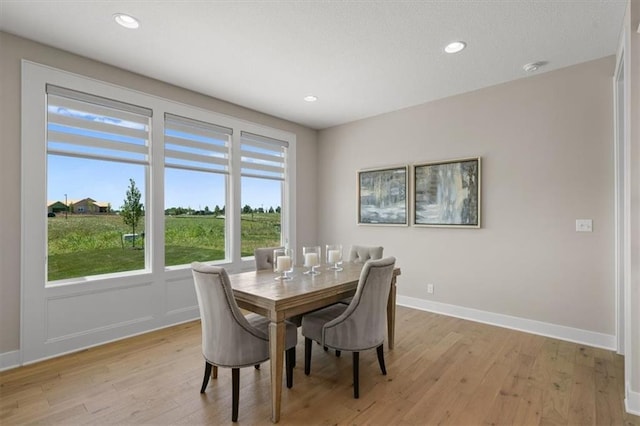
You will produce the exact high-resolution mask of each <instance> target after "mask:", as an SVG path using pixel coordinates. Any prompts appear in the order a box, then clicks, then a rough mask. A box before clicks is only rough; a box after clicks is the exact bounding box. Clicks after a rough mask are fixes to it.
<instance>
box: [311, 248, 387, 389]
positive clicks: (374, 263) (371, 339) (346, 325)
mask: <svg viewBox="0 0 640 426" xmlns="http://www.w3.org/2000/svg"><path fill="white" fill-rule="evenodd" d="M395 262H396V259H395V258H394V257H388V258H385V259H380V260H369V261H367V262H366V263H365V264H364V267H363V268H362V272H361V273H360V280H359V281H358V287H357V288H356V294H355V295H354V296H353V300H352V302H351V304H349V305H343V304H340V303H336V304H334V305H331V306H329V307H326V308H323V309H320V310H317V311H314V312H312V313H309V314H305V315H304V316H303V317H302V335H303V336H304V373H305V374H306V375H309V373H310V371H311V348H312V346H313V345H312V341H313V340H315V341H316V342H319V343H320V344H321V345H323V346H325V347H328V348H332V349H335V350H336V353H338V351H350V352H353V397H354V398H358V397H359V396H360V395H359V394H360V385H359V359H360V358H359V356H360V351H364V350H366V349H372V348H376V350H377V353H378V363H379V364H380V369H381V370H382V374H384V375H386V374H387V370H386V368H385V366H384V351H383V343H384V338H385V335H386V332H387V301H388V299H389V291H390V289H391V278H392V276H393V268H394V267H395Z"/></svg>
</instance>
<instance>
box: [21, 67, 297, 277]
mask: <svg viewBox="0 0 640 426" xmlns="http://www.w3.org/2000/svg"><path fill="white" fill-rule="evenodd" d="M25 67H26V68H32V67H33V68H35V69H34V70H33V71H34V72H33V73H32V74H33V75H32V76H30V77H29V78H23V144H22V158H23V167H22V178H23V179H22V191H21V194H22V195H21V197H22V201H21V206H22V214H21V216H22V248H23V250H22V258H23V262H22V263H23V266H22V272H23V275H24V274H26V277H25V281H28V282H33V281H35V282H43V280H42V276H41V274H37V273H35V274H29V273H28V272H27V270H28V269H29V268H27V267H26V265H27V264H29V265H31V264H33V263H34V262H36V263H38V264H44V265H45V268H44V270H45V274H44V283H45V287H54V286H60V285H73V284H86V283H87V282H92V281H99V282H102V281H108V280H111V279H121V278H124V277H128V276H136V275H145V274H151V275H157V274H164V273H169V274H170V275H175V273H180V272H181V271H184V270H187V269H189V265H175V266H166V265H165V264H164V263H165V257H164V254H165V253H164V251H165V250H164V209H165V206H164V179H165V176H164V175H165V157H164V135H165V128H164V121H165V114H171V115H175V116H180V117H186V118H190V119H193V120H198V121H203V122H207V123H211V124H214V125H219V126H222V127H226V128H230V129H233V133H232V135H231V138H230V146H229V157H230V162H229V173H228V175H227V177H226V187H227V188H226V196H225V198H226V201H225V215H226V216H227V219H226V220H225V228H226V230H225V234H226V238H225V254H226V256H225V257H226V258H225V259H224V260H219V261H212V262H211V263H212V264H219V265H222V266H225V267H226V268H228V269H229V271H230V272H239V271H242V270H247V269H250V268H251V267H252V265H253V257H244V258H243V257H242V256H241V226H240V213H241V209H242V206H241V193H240V191H241V156H240V149H241V142H240V139H241V134H242V133H243V132H248V133H252V134H256V135H260V136H264V137H266V138H272V139H276V140H282V141H285V142H286V143H288V148H287V149H288V152H287V160H286V170H285V179H284V182H283V194H282V201H281V224H282V225H281V239H282V244H285V245H288V246H290V247H292V248H295V237H294V234H295V214H294V212H295V209H296V206H295V179H292V177H293V176H295V158H296V156H295V152H296V136H295V134H293V133H290V132H287V131H283V130H279V129H275V128H271V127H266V126H264V125H261V124H257V123H253V122H249V121H246V120H243V119H239V118H236V117H231V116H228V115H224V114H220V113H217V112H214V111H210V110H206V109H203V108H200V107H196V106H192V105H188V104H184V103H180V102H176V101H173V100H170V99H166V98H161V97H158V96H156V95H152V94H147V93H143V92H139V91H137V90H135V89H129V88H126V87H122V86H117V85H114V84H111V83H107V82H103V81H98V80H95V79H92V78H88V77H85V76H82V75H78V74H74V73H70V72H67V71H62V70H58V69H55V68H51V67H48V66H43V65H40V64H36V63H33V62H30V61H27V60H23V74H24V73H25V71H24V70H25ZM33 80H36V81H33ZM46 84H52V85H56V86H60V87H63V88H68V89H71V90H76V91H79V92H85V93H89V94H90V95H93V96H100V97H104V98H107V99H113V100H115V101H118V102H125V103H130V104H133V105H139V106H141V107H143V108H149V109H151V110H152V111H153V113H152V117H151V120H150V135H151V136H150V142H149V145H150V157H151V158H150V161H149V166H148V169H149V170H148V171H147V173H146V181H145V193H146V200H145V215H146V217H145V227H146V229H145V233H146V235H147V236H148V241H147V245H148V247H150V249H149V250H146V253H145V265H146V267H145V269H144V270H137V271H125V272H117V273H112V274H103V275H92V276H82V277H75V278H69V279H64V280H58V281H51V282H49V281H47V276H46V257H47V222H46V215H40V216H43V217H42V218H40V217H39V215H38V214H37V213H36V212H40V211H46V201H47V194H46V186H47V185H46V182H47V171H46V164H47V153H46V128H47V117H46V105H47V101H46V98H44V96H43V94H44V90H45V89H44V87H45V85H46ZM38 98H40V99H38ZM41 102H43V103H44V107H42V104H40V103H41ZM27 122H28V123H31V124H30V125H29V126H26V125H25V123H27ZM38 129H43V131H44V135H43V134H42V130H40V131H39V130H38ZM27 158H28V159H29V161H25V159H27ZM36 187H39V188H41V190H36V191H34V190H33V188H36ZM147 206H148V207H147ZM42 247H44V250H43V249H42ZM40 269H41V268H37V270H40ZM38 275H40V276H38Z"/></svg>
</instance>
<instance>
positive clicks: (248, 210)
mask: <svg viewBox="0 0 640 426" xmlns="http://www.w3.org/2000/svg"><path fill="white" fill-rule="evenodd" d="M242 213H243V214H249V213H253V209H252V208H251V206H250V205H249V204H247V205H245V206H244V207H243V208H242Z"/></svg>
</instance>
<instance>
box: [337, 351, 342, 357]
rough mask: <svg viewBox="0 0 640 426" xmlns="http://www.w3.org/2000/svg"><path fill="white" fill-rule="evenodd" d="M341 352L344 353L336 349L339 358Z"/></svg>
mask: <svg viewBox="0 0 640 426" xmlns="http://www.w3.org/2000/svg"><path fill="white" fill-rule="evenodd" d="M341 353H342V352H340V351H339V350H336V356H337V357H338V358H340V354H341Z"/></svg>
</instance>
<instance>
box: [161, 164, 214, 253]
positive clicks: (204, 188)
mask: <svg viewBox="0 0 640 426" xmlns="http://www.w3.org/2000/svg"><path fill="white" fill-rule="evenodd" d="M225 180H226V175H221V174H217V173H207V172H200V171H193V170H182V169H172V168H167V169H165V265H166V266H174V265H184V264H189V263H191V262H194V261H210V260H222V259H225V197H226V194H225V188H226V183H225Z"/></svg>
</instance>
